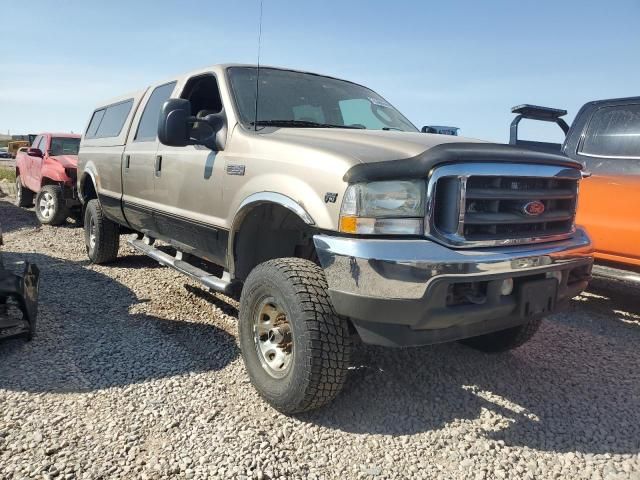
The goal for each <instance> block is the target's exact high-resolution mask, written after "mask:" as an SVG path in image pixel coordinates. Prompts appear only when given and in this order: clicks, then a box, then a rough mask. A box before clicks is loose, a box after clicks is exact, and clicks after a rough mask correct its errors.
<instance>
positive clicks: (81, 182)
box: [78, 170, 98, 203]
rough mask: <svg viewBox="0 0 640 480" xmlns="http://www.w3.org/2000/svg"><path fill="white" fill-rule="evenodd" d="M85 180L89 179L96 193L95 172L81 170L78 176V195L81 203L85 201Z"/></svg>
mask: <svg viewBox="0 0 640 480" xmlns="http://www.w3.org/2000/svg"><path fill="white" fill-rule="evenodd" d="M87 181H90V182H91V183H92V184H93V187H94V189H95V192H94V193H95V194H96V195H97V194H98V184H97V183H96V176H95V174H94V173H93V172H92V171H90V170H85V171H84V172H82V175H81V176H80V177H78V197H79V198H80V201H81V202H82V203H86V191H85V186H86V184H87Z"/></svg>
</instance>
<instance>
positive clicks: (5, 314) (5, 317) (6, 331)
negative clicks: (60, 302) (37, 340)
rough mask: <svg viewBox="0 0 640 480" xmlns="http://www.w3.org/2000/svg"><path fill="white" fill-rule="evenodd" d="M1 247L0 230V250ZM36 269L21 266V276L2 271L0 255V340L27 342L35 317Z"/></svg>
mask: <svg viewBox="0 0 640 480" xmlns="http://www.w3.org/2000/svg"><path fill="white" fill-rule="evenodd" d="M2 245H3V239H2V229H1V228H0V247H2ZM39 277H40V272H39V270H38V267H36V266H35V265H32V264H30V263H28V262H27V263H25V265H24V272H23V274H22V276H20V275H16V274H15V273H13V272H12V271H9V270H7V269H5V266H4V263H3V258H2V252H0V339H1V338H10V337H25V338H26V339H27V340H31V338H32V337H33V334H34V332H35V328H36V317H37V315H38V282H39Z"/></svg>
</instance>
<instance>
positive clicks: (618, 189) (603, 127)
mask: <svg viewBox="0 0 640 480" xmlns="http://www.w3.org/2000/svg"><path fill="white" fill-rule="evenodd" d="M512 112H514V113H518V114H519V115H518V117H516V118H515V119H514V121H513V122H512V124H511V142H510V143H513V144H517V145H522V146H527V147H528V148H532V149H534V150H556V151H557V149H559V150H560V151H561V152H562V153H564V154H565V155H567V156H569V157H571V158H572V159H574V160H578V161H580V162H582V163H584V164H585V166H586V170H587V171H588V172H591V174H592V176H591V177H589V178H585V179H584V180H583V181H582V182H581V184H580V197H579V198H580V199H579V205H578V214H577V217H576V223H577V224H579V225H582V226H584V227H585V228H586V229H587V232H588V233H589V235H590V236H591V238H592V240H593V244H594V247H595V250H596V251H595V257H596V258H597V259H600V260H606V261H610V262H615V263H618V264H624V265H627V266H632V267H640V97H631V98H619V99H613V100H598V101H594V102H589V103H587V104H585V105H584V106H583V107H582V108H581V109H580V111H579V112H578V115H576V118H575V120H574V121H573V124H572V125H571V127H570V128H569V127H568V126H567V124H566V123H565V122H564V121H563V120H562V118H560V117H562V116H564V115H565V114H566V113H567V112H566V111H565V110H557V109H550V108H545V107H537V106H533V105H520V106H519V107H514V108H513V109H512ZM523 118H530V119H534V120H542V121H549V122H555V123H557V124H558V125H559V126H560V127H561V128H562V130H563V131H564V132H565V134H566V138H565V141H564V143H563V144H562V145H559V144H552V143H545V142H532V141H526V140H519V139H518V135H517V129H518V123H519V122H520V120H522V119H523Z"/></svg>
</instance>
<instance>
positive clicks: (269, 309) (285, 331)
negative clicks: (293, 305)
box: [253, 298, 293, 378]
mask: <svg viewBox="0 0 640 480" xmlns="http://www.w3.org/2000/svg"><path fill="white" fill-rule="evenodd" d="M253 339H254V343H255V346H256V352H257V353H258V358H259V359H260V364H261V365H262V368H263V369H264V370H265V371H266V372H267V373H268V374H269V375H271V376H272V377H274V378H282V377H284V376H285V375H286V374H287V372H288V371H289V369H290V368H291V363H292V360H293V334H292V332H291V326H290V324H289V321H288V319H287V315H286V313H285V311H284V309H282V308H281V307H280V306H279V305H278V304H277V303H276V302H275V300H274V299H273V298H266V299H264V300H263V301H262V303H261V304H260V305H259V307H258V308H257V309H256V314H255V315H254V322H253Z"/></svg>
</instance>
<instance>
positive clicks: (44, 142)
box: [36, 135, 47, 153]
mask: <svg viewBox="0 0 640 480" xmlns="http://www.w3.org/2000/svg"><path fill="white" fill-rule="evenodd" d="M36 148H39V149H40V150H41V151H42V153H45V152H46V151H47V137H46V136H44V135H43V136H42V137H40V143H39V144H38V146H37V147H36Z"/></svg>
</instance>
